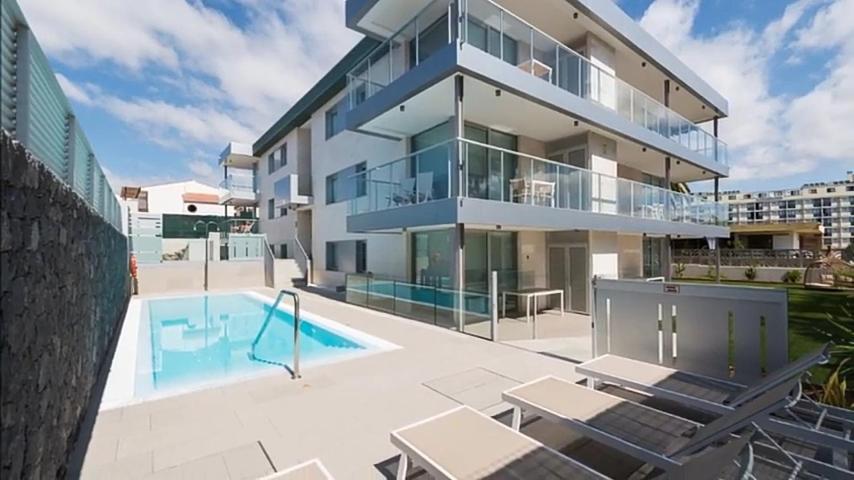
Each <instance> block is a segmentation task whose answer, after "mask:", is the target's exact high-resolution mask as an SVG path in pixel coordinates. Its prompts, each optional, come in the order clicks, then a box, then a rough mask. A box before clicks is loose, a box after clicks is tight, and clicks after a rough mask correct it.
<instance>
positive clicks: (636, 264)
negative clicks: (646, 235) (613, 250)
mask: <svg viewBox="0 0 854 480" xmlns="http://www.w3.org/2000/svg"><path fill="white" fill-rule="evenodd" d="M617 248H618V252H617V253H618V261H619V266H620V278H641V277H643V236H642V235H622V234H620V235H618V236H617Z"/></svg>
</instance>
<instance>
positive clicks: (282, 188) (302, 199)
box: [273, 174, 312, 208]
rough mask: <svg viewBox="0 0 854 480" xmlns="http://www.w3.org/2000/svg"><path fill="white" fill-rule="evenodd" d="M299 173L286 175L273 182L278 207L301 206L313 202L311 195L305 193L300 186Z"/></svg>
mask: <svg viewBox="0 0 854 480" xmlns="http://www.w3.org/2000/svg"><path fill="white" fill-rule="evenodd" d="M299 184H300V181H299V175H297V174H290V175H285V176H284V177H283V178H282V179H281V180H279V181H277V182H276V183H275V184H273V192H274V195H275V198H276V207H277V208H280V207H291V206H293V207H301V206H303V205H309V204H311V200H312V199H311V195H303V194H302V192H301V191H300V188H299Z"/></svg>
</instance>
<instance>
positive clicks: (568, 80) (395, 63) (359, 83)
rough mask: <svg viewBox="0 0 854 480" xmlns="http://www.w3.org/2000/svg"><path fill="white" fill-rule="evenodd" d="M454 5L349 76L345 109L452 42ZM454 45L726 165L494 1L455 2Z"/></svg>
mask: <svg viewBox="0 0 854 480" xmlns="http://www.w3.org/2000/svg"><path fill="white" fill-rule="evenodd" d="M453 6H454V4H453V2H450V3H449V2H448V0H435V1H434V2H432V3H430V4H429V5H428V6H427V7H425V8H424V9H423V10H422V11H421V12H419V13H418V15H416V16H415V18H413V19H412V20H410V21H409V22H407V24H406V25H404V26H403V27H402V28H401V29H400V30H398V31H397V32H395V33H394V34H393V35H391V36H390V37H389V39H388V40H386V41H385V42H384V43H383V44H382V45H380V46H379V47H377V49H376V50H375V51H374V52H373V53H372V54H371V55H369V56H368V57H367V58H366V59H365V60H363V61H362V62H361V63H360V64H359V65H358V66H356V67H355V68H354V69H353V70H351V71H350V73H349V74H348V92H349V97H350V108H354V107H356V106H358V105H359V104H361V103H362V102H364V101H365V100H366V99H367V98H369V97H371V96H372V95H374V94H376V93H377V92H379V91H380V90H382V89H383V88H385V87H386V86H387V85H388V84H390V83H391V82H393V81H394V80H395V79H397V78H398V77H400V76H401V75H403V74H404V73H406V72H407V71H408V70H410V69H411V68H414V67H415V66H417V65H418V64H420V63H421V62H423V61H424V60H425V59H427V58H429V56H430V55H432V54H433V53H434V52H436V51H438V50H439V49H440V48H441V47H443V46H445V45H447V44H448V43H451V42H454V41H455V40H456V39H455V37H454V36H455V34H454V29H453V28H451V25H450V23H449V22H448V18H451V15H452V14H453V12H454V11H455V9H454V8H453ZM459 11H460V16H461V22H460V24H461V25H462V28H461V29H460V33H459V35H458V36H459V39H458V40H459V41H460V42H462V43H465V44H468V45H471V46H473V47H475V48H478V49H480V50H483V51H485V52H487V53H489V54H491V55H493V56H495V57H497V58H499V59H501V60H502V61H505V62H507V63H509V64H511V65H514V66H516V67H518V68H519V69H521V70H523V71H525V72H528V73H530V74H531V75H533V76H535V77H537V78H540V79H542V80H543V81H546V82H549V83H551V84H552V85H554V86H556V87H558V88H561V89H563V90H565V91H567V92H570V93H572V94H574V95H577V96H579V97H582V98H585V99H588V100H590V101H592V102H595V103H597V104H599V105H601V106H603V107H605V108H608V109H610V110H613V111H614V112H616V113H617V114H618V115H620V116H621V117H623V118H624V119H626V120H628V121H630V122H632V123H633V124H635V125H638V126H641V127H643V128H645V129H647V130H650V131H652V132H654V133H656V134H658V135H661V136H663V137H666V138H668V139H670V140H672V141H674V142H676V143H678V144H680V145H682V146H684V147H685V148H687V149H689V150H691V151H694V152H696V153H698V154H700V155H701V156H703V157H704V158H706V159H708V160H711V161H715V162H717V163H720V164H723V165H726V164H727V145H726V143H724V142H722V141H721V140H719V139H718V138H716V137H715V136H714V135H712V134H710V133H709V132H707V131H705V130H704V129H703V128H701V127H699V126H697V125H696V124H694V123H693V122H691V121H690V120H687V119H686V118H685V117H683V116H681V115H679V114H678V113H676V112H674V111H673V110H671V109H669V108H668V107H666V106H664V105H663V104H662V103H661V102H659V101H657V100H655V99H653V98H652V97H650V96H649V95H647V94H645V93H644V92H642V91H641V90H639V89H637V88H635V87H632V86H631V85H629V84H628V83H626V82H624V81H623V80H621V79H619V78H617V77H616V76H615V75H614V74H612V73H611V72H608V71H606V70H604V69H602V68H600V67H598V66H596V65H594V64H593V63H591V62H590V61H589V60H588V59H587V58H585V57H584V56H582V55H581V54H579V53H578V52H576V51H575V50H573V49H571V48H569V47H567V46H566V45H563V44H562V43H561V42H559V41H558V40H556V39H554V38H552V37H551V36H549V35H547V34H546V33H544V32H542V31H541V30H539V29H537V28H536V27H534V26H532V25H531V24H529V23H527V22H525V21H524V20H522V19H520V18H519V17H517V16H516V15H514V14H513V13H511V12H510V11H508V10H506V9H504V8H502V7H501V6H499V5H497V4H496V3H494V2H492V1H491V0H460V8H459Z"/></svg>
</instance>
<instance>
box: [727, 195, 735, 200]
mask: <svg viewBox="0 0 854 480" xmlns="http://www.w3.org/2000/svg"><path fill="white" fill-rule="evenodd" d="M727 200H735V195H729V196H728V197H727Z"/></svg>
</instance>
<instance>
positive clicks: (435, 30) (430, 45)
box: [409, 15, 448, 68]
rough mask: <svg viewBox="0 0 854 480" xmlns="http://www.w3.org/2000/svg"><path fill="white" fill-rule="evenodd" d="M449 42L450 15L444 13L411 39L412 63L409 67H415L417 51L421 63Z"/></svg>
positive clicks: (410, 55) (410, 53)
mask: <svg viewBox="0 0 854 480" xmlns="http://www.w3.org/2000/svg"><path fill="white" fill-rule="evenodd" d="M416 42H417V46H416ZM447 44H448V16H447V15H442V17H441V18H439V19H438V20H436V21H435V22H433V23H432V24H430V26H428V27H427V28H424V29H422V30H421V32H420V33H419V34H418V38H417V39H413V40H410V42H409V58H410V59H411V60H410V62H411V63H412V64H411V65H410V66H409V67H410V68H412V67H415V59H416V52H418V55H417V58H418V63H421V62H423V61H424V60H426V59H427V58H429V57H430V56H431V55H433V54H434V53H436V52H437V51H438V50H439V49H441V48H442V47H444V46H445V45H447Z"/></svg>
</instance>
